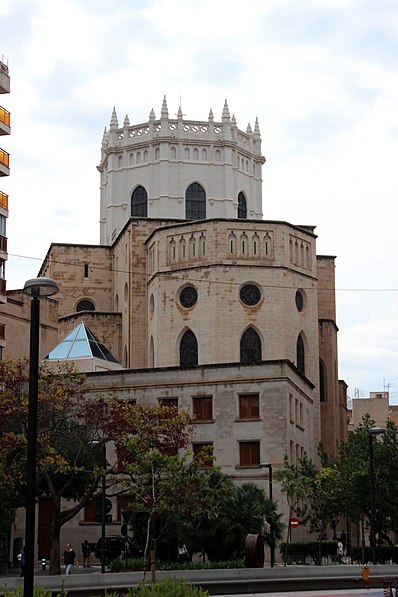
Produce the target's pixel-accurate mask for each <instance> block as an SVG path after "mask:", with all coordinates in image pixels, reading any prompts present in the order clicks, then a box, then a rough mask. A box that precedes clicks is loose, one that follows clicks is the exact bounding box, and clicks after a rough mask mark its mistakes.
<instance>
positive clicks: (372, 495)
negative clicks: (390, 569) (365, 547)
mask: <svg viewBox="0 0 398 597" xmlns="http://www.w3.org/2000/svg"><path fill="white" fill-rule="evenodd" d="M368 439H369V485H370V496H369V497H370V549H371V554H372V563H373V565H376V563H377V561H376V513H375V476H374V462H373V434H372V433H368Z"/></svg>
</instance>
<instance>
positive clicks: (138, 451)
mask: <svg viewBox="0 0 398 597" xmlns="http://www.w3.org/2000/svg"><path fill="white" fill-rule="evenodd" d="M193 431H194V429H193V425H192V419H191V418H190V416H189V415H188V414H187V413H186V412H184V411H177V409H175V408H170V407H165V406H155V407H143V406H139V405H134V406H133V407H132V409H131V411H130V414H129V416H128V419H127V428H126V433H125V435H124V436H123V438H122V444H123V445H120V444H119V449H121V448H123V450H124V453H125V457H124V471H123V472H124V477H122V480H121V482H122V483H123V485H124V487H125V489H126V491H127V493H128V495H129V500H130V505H129V508H131V509H132V510H133V511H135V512H143V513H145V515H146V541H145V546H144V552H145V554H149V553H150V554H151V563H152V569H153V570H154V561H155V541H156V539H157V538H158V529H159V521H160V517H161V516H162V515H165V514H168V515H170V514H172V513H179V514H187V515H192V516H195V515H196V516H200V515H204V514H205V515H206V516H209V518H212V517H214V516H216V514H217V511H218V502H219V499H218V498H219V495H218V492H217V490H215V489H214V488H213V487H211V485H210V483H209V472H208V470H206V468H204V467H205V464H206V463H208V461H209V459H210V458H211V454H210V453H209V452H208V451H206V450H204V451H203V453H202V454H201V455H200V456H199V457H197V458H195V459H193V455H192V452H190V451H189V449H188V446H189V445H190V442H191V441H192V437H193Z"/></svg>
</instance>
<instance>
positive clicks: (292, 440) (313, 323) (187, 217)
mask: <svg viewBox="0 0 398 597" xmlns="http://www.w3.org/2000/svg"><path fill="white" fill-rule="evenodd" d="M264 162H265V160H264V158H263V156H262V153H261V137H260V129H259V125H258V122H257V120H256V121H255V125H254V127H253V129H252V128H251V126H250V125H248V127H247V129H246V131H242V130H240V129H238V127H237V124H236V120H235V118H234V116H232V117H231V116H230V114H229V109H228V105H227V102H225V104H224V108H223V112H222V117H221V120H220V121H215V120H214V117H213V113H212V111H210V113H209V118H208V120H207V121H188V120H184V118H183V115H182V112H181V109H179V110H178V115H177V118H176V119H171V118H169V115H168V109H167V104H166V100H165V99H164V100H163V104H162V110H161V116H160V119H156V117H155V114H154V112H153V110H152V111H151V113H150V117H149V120H148V122H146V123H143V124H138V125H130V122H129V119H128V117H127V116H126V118H125V119H124V122H123V126H121V127H119V124H118V120H117V116H116V112H115V110H114V111H113V113H112V117H111V123H110V127H109V130H106V131H105V133H104V136H103V140H102V147H101V161H100V164H99V166H98V170H99V172H100V177H101V197H100V205H101V207H100V214H101V215H100V220H101V221H100V244H99V245H95V246H94V245H83V244H82V245H68V244H59V243H53V244H52V245H51V246H50V248H49V251H48V253H47V256H46V258H45V261H44V262H43V265H42V267H41V269H40V275H43V276H48V277H51V278H53V279H55V280H56V282H57V284H58V286H59V289H60V292H59V294H58V295H56V297H54V301H53V302H52V301H43V302H44V303H46V307H45V309H46V314H47V315H46V316H45V317H44V319H43V318H42V322H43V325H44V324H45V325H47V328H46V330H45V331H44V332H43V337H42V340H43V343H42V350H41V355H42V356H44V355H45V354H47V352H49V351H50V350H51V349H52V348H54V346H55V344H56V343H55V342H54V344H53V345H52V346H51V342H52V340H53V338H54V336H53V333H54V329H55V328H57V331H58V341H60V340H61V339H62V338H64V337H65V336H66V335H67V334H68V333H70V332H71V331H72V330H73V329H74V328H76V326H77V325H78V324H79V323H80V322H83V323H84V324H85V325H86V326H87V328H88V329H89V330H91V332H93V333H94V334H95V336H96V337H97V338H99V340H100V341H101V342H102V343H103V344H104V345H105V346H106V347H107V348H108V349H109V351H110V352H111V353H112V355H113V356H114V357H115V358H116V360H117V361H118V362H119V363H120V365H121V366H122V367H123V369H122V370H120V371H98V370H97V371H96V372H93V373H89V374H88V379H89V383H90V385H91V388H92V391H105V390H113V391H116V392H117V393H118V394H119V395H120V396H121V397H122V398H123V399H126V400H136V401H137V402H140V403H147V404H154V403H157V402H158V401H172V402H173V403H174V404H177V405H178V407H179V408H184V409H186V410H188V411H189V412H191V413H192V414H194V415H195V416H196V437H195V441H194V446H193V448H194V451H195V450H199V449H200V447H201V446H202V445H204V444H211V446H212V447H213V452H214V455H215V458H216V463H217V464H218V465H219V466H221V468H222V470H223V471H224V472H225V473H226V474H228V475H230V476H231V477H232V478H233V479H235V480H236V482H238V483H240V482H244V481H256V482H259V483H261V484H263V486H264V487H265V488H267V487H268V485H267V471H264V470H263V469H260V468H259V464H260V463H264V462H267V463H270V464H272V466H273V467H274V468H275V469H277V468H278V467H280V466H282V464H283V459H284V456H285V454H288V456H289V459H290V461H291V462H292V463H295V462H296V461H297V460H298V459H299V458H300V457H301V456H302V455H303V454H304V453H306V454H307V455H308V456H309V457H310V458H312V459H314V460H317V447H318V444H319V442H320V441H322V442H323V443H324V444H325V447H326V449H327V450H328V452H329V453H330V454H331V455H334V454H336V451H337V449H338V446H339V444H340V443H341V441H343V440H345V439H346V436H347V410H346V385H345V384H344V382H341V381H339V380H338V351H337V331H338V328H337V324H336V306H335V291H334V288H335V274H334V269H335V258H334V257H333V256H319V255H317V253H316V234H315V228H314V226H305V225H293V224H289V223H287V222H278V221H269V220H263V219H262V193H261V189H262V165H263V164H264ZM19 298H21V297H19V295H18V293H16V295H15V296H13V299H14V303H15V301H17V300H19ZM14 303H13V306H14ZM23 305H24V300H23V299H22V300H21V307H20V312H21V316H20V321H21V322H22V321H26V317H24V316H23V315H22V314H23V313H24V309H25V307H24V306H23ZM54 305H57V309H58V313H57V314H56V313H55V311H56V308H55V306H54ZM17 311H18V309H17V307H15V312H12V313H11V310H10V311H9V312H8V317H9V318H11V317H14V318H15V321H16V320H17V313H16V312H17ZM55 315H56V316H55ZM15 338H16V342H17V341H18V340H17V338H18V334H17V333H15ZM20 349H21V343H20V344H19V345H18V351H19V350H20ZM16 353H17V351H16V350H15V349H13V348H12V347H11V346H9V345H8V344H7V353H6V354H7V356H8V355H10V356H16ZM275 498H276V499H281V496H280V494H279V492H278V488H277V487H276V488H275ZM280 506H281V507H282V508H283V505H282V500H281V503H280ZM110 517H111V521H112V522H110V523H109V524H110V525H112V524H116V525H119V524H120V504H117V503H116V502H115V504H114V506H113V510H112V511H111V513H110ZM39 519H40V516H39ZM73 524H74V525H75V527H76V529H79V534H78V539H77V540H76V541H75V542H78V541H79V542H80V540H81V539H83V538H88V539H89V540H90V541H92V540H94V539H97V538H98V537H99V529H98V526H97V525H96V524H95V508H94V510H92V509H91V510H90V509H86V512H82V513H81V516H80V519H79V520H77V519H76V520H75V521H74V523H73ZM68 532H69V531H68ZM108 532H112V531H111V530H110V529H109V530H108ZM117 532H118V531H117Z"/></svg>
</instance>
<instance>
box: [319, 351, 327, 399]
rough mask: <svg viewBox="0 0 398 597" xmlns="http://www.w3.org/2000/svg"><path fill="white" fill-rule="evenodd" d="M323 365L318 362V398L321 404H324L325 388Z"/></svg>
mask: <svg viewBox="0 0 398 597" xmlns="http://www.w3.org/2000/svg"><path fill="white" fill-rule="evenodd" d="M325 377H326V373H325V365H324V364H323V363H322V361H319V398H320V401H321V402H326V386H325V381H326V380H325Z"/></svg>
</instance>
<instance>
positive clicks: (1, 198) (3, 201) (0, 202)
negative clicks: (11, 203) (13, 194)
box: [0, 191, 8, 209]
mask: <svg viewBox="0 0 398 597" xmlns="http://www.w3.org/2000/svg"><path fill="white" fill-rule="evenodd" d="M0 207H4V209H8V195H6V194H5V193H2V192H1V191H0Z"/></svg>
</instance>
